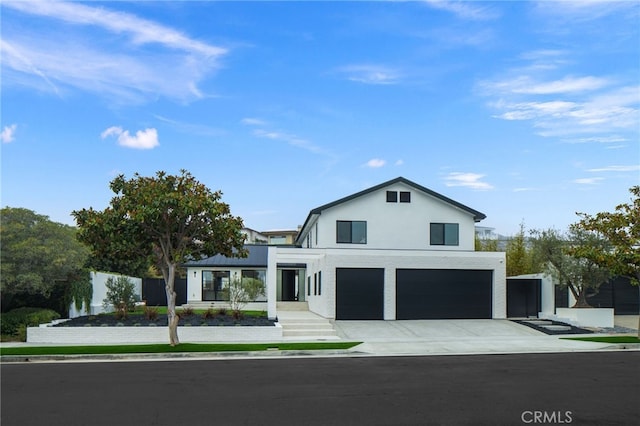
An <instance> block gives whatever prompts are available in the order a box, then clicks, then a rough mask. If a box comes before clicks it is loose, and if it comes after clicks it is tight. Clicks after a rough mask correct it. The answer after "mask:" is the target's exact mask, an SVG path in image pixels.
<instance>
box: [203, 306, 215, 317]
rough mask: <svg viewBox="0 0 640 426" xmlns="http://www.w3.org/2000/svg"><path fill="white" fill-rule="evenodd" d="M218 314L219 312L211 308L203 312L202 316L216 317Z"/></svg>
mask: <svg viewBox="0 0 640 426" xmlns="http://www.w3.org/2000/svg"><path fill="white" fill-rule="evenodd" d="M217 314H218V313H217V312H216V311H215V310H214V309H212V308H209V309H207V310H206V311H205V312H204V313H203V314H202V318H204V319H210V318H215V317H216V315H217Z"/></svg>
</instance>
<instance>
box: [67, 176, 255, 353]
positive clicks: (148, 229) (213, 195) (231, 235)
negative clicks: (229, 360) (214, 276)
mask: <svg viewBox="0 0 640 426" xmlns="http://www.w3.org/2000/svg"><path fill="white" fill-rule="evenodd" d="M110 188H111V190H112V191H113V192H114V193H115V194H116V195H115V197H113V198H112V200H111V203H110V206H109V207H107V208H106V209H105V210H103V211H95V210H93V209H91V208H90V209H88V210H87V209H83V210H79V211H74V212H73V216H74V217H75V219H76V221H77V223H78V226H79V228H80V232H79V234H78V237H79V238H80V240H81V241H83V242H85V243H86V244H88V245H89V247H90V248H91V250H92V251H93V253H94V255H95V254H99V255H101V256H105V257H107V258H109V259H112V260H114V261H116V260H118V259H146V258H147V257H148V256H152V257H153V259H154V261H155V265H156V267H157V268H158V269H159V270H160V271H161V272H162V276H163V278H164V281H165V292H166V294H167V305H168V306H167V316H168V320H169V342H170V344H171V345H172V346H174V345H177V344H179V340H178V331H177V330H178V321H179V317H178V315H177V314H176V309H175V304H176V292H175V289H174V281H175V276H176V271H177V269H178V267H179V265H180V264H182V263H184V262H186V261H188V260H190V259H194V258H198V257H200V256H213V255H216V254H222V255H225V256H229V257H231V256H246V251H245V250H244V248H243V243H244V235H243V234H242V233H241V232H240V230H241V229H242V219H241V218H239V217H235V216H232V215H231V213H230V209H229V206H228V205H227V204H225V203H223V202H221V201H220V198H221V196H222V193H221V192H220V191H217V192H212V191H211V190H209V189H208V188H207V187H206V186H205V185H203V184H202V183H200V182H198V181H197V180H196V179H195V178H194V177H193V176H192V175H191V174H190V173H189V172H187V171H186V170H182V171H181V174H180V175H168V174H166V173H165V172H163V171H159V172H157V173H156V175H155V177H143V176H140V175H139V174H137V173H136V174H135V175H134V177H133V178H132V179H130V180H127V179H125V177H124V176H123V175H120V176H118V177H116V178H115V179H114V180H112V181H111V183H110Z"/></svg>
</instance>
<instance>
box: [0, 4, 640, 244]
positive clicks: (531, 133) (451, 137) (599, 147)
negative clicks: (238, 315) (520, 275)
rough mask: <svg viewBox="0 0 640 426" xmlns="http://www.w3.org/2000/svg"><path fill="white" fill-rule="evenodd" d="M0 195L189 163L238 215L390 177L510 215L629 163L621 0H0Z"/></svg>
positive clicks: (595, 202)
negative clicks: (0, 29) (523, 0)
mask: <svg viewBox="0 0 640 426" xmlns="http://www.w3.org/2000/svg"><path fill="white" fill-rule="evenodd" d="M0 12H1V20H2V22H1V24H2V40H1V44H0V49H1V54H2V75H1V80H2V111H1V120H0V129H1V135H0V137H1V140H2V144H1V149H2V200H1V202H2V206H11V207H26V208H29V209H32V210H35V211H36V212H38V213H40V214H45V215H48V216H49V217H50V218H51V219H52V220H55V221H58V222H63V223H69V224H73V220H72V218H71V216H70V212H71V211H72V210H75V209H81V208H86V207H90V206H91V207H93V208H96V209H103V208H105V207H106V206H107V205H108V203H109V200H110V199H111V196H112V195H113V194H112V193H111V192H110V191H109V188H108V183H109V181H110V180H111V179H113V177H115V176H116V175H118V174H120V173H124V174H125V175H126V176H127V177H131V176H133V174H134V173H135V172H138V173H140V174H142V175H153V174H154V173H155V172H156V171H158V170H165V171H167V172H169V173H178V172H179V170H180V169H183V168H184V169H187V170H189V171H190V172H191V173H192V174H193V175H194V176H195V177H196V178H197V179H199V180H200V181H202V182H203V183H205V184H206V185H207V186H209V187H210V188H211V189H213V190H222V191H223V193H224V195H223V200H224V201H226V202H227V203H229V204H230V206H231V209H232V212H233V214H235V215H239V216H241V217H242V218H243V219H244V221H245V225H246V226H248V227H250V228H253V229H256V230H270V229H282V228H289V229H290V228H295V227H296V226H297V225H299V224H302V223H303V222H304V220H305V218H306V216H307V214H308V212H309V210H310V209H312V208H315V207H317V206H320V205H322V204H325V203H328V202H331V201H334V200H336V199H338V198H340V197H343V196H346V195H349V194H351V193H354V192H356V191H359V190H362V189H365V188H367V187H370V186H373V185H376V184H378V183H381V182H383V181H386V180H389V179H393V178H395V177H397V176H404V177H406V178H407V179H410V180H413V181H414V182H416V183H418V184H421V185H423V186H426V187H428V188H430V189H432V190H434V191H436V192H439V193H441V194H443V195H445V196H448V197H450V198H453V199H454V200H456V201H459V202H461V203H463V204H466V205H468V206H469V207H472V208H474V209H476V210H479V211H481V212H483V213H485V214H486V215H487V219H485V220H484V221H483V222H481V223H480V225H484V226H490V227H494V228H496V231H497V232H499V233H501V234H505V235H511V234H514V233H515V232H517V230H518V228H519V224H520V223H521V222H523V221H524V223H525V226H526V227H527V228H548V227H556V228H558V229H564V228H566V226H567V225H568V224H569V223H572V222H574V221H575V220H576V216H575V212H576V211H582V212H587V213H596V212H598V211H608V210H612V209H613V208H614V206H615V205H617V204H619V203H622V202H626V201H628V200H629V197H630V195H629V193H628V189H629V188H630V187H631V186H632V185H637V184H638V183H639V182H640V142H639V141H640V113H639V105H640V31H639V29H640V25H639V24H640V3H639V2H620V3H611V2H601V1H592V2H566V1H565V2H548V1H543V2H444V1H437V2H433V1H416V2H165V1H160V2H8V1H3V2H2V4H1V5H0Z"/></svg>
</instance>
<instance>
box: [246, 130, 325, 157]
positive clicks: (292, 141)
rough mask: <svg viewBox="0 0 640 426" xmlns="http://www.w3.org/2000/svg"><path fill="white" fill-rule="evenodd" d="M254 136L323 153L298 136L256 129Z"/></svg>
mask: <svg viewBox="0 0 640 426" xmlns="http://www.w3.org/2000/svg"><path fill="white" fill-rule="evenodd" d="M253 135H254V136H257V137H259V138H266V139H271V140H276V141H282V142H286V143H288V144H289V145H291V146H295V147H297V148H302V149H305V150H307V151H310V152H313V153H316V154H319V153H322V149H321V148H320V147H318V146H316V145H314V144H313V143H311V142H309V141H308V140H306V139H303V138H300V137H298V136H296V135H292V134H288V133H283V132H277V131H269V130H264V129H256V130H254V131H253Z"/></svg>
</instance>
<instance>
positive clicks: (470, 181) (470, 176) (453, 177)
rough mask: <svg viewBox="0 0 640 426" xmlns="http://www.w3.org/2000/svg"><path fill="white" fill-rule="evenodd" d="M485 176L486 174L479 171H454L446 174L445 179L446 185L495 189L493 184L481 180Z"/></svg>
mask: <svg viewBox="0 0 640 426" xmlns="http://www.w3.org/2000/svg"><path fill="white" fill-rule="evenodd" d="M483 177H485V175H482V174H477V173H460V172H453V173H449V175H448V176H446V177H445V178H444V180H445V185H447V186H464V187H467V188H471V189H478V190H489V189H493V186H492V185H490V184H488V183H486V182H482V181H481V179H482V178H483Z"/></svg>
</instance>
